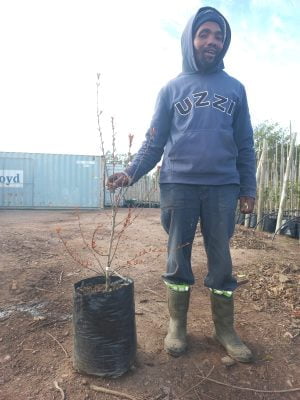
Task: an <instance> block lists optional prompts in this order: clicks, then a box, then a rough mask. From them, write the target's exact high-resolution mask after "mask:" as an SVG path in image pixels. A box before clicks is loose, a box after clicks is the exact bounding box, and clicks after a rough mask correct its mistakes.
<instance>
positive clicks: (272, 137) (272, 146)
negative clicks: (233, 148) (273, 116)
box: [254, 121, 290, 154]
mask: <svg viewBox="0 0 300 400" xmlns="http://www.w3.org/2000/svg"><path fill="white" fill-rule="evenodd" d="M264 139H266V140H267V142H268V149H269V152H270V153H271V154H274V153H275V151H276V145H277V146H278V145H281V144H283V145H286V144H287V143H288V142H289V140H290V135H289V132H288V130H287V129H286V128H282V127H281V126H280V125H279V124H278V123H277V122H275V123H270V122H268V121H264V122H261V123H260V124H258V125H257V126H256V127H255V128H254V146H255V150H256V151H259V149H261V148H262V143H263V140H264Z"/></svg>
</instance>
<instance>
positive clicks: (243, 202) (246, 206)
mask: <svg viewBox="0 0 300 400" xmlns="http://www.w3.org/2000/svg"><path fill="white" fill-rule="evenodd" d="M254 204H255V199H254V198H253V197H248V196H242V197H240V211H241V213H242V214H251V213H252V212H253V210H254Z"/></svg>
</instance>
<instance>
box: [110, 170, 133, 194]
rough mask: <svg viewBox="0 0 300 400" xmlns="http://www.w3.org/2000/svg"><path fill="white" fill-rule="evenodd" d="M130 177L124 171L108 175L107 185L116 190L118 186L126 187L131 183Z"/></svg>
mask: <svg viewBox="0 0 300 400" xmlns="http://www.w3.org/2000/svg"><path fill="white" fill-rule="evenodd" d="M129 180H130V178H129V177H128V176H127V175H125V174H124V173H123V172H117V173H115V174H113V175H111V176H109V177H108V179H107V182H106V186H107V188H108V189H109V190H115V189H117V188H118V187H124V186H128V185H129V183H130V182H129Z"/></svg>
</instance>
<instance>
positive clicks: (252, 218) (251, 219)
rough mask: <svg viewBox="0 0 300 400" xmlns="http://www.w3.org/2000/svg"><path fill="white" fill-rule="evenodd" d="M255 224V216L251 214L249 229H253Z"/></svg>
mask: <svg viewBox="0 0 300 400" xmlns="http://www.w3.org/2000/svg"><path fill="white" fill-rule="evenodd" d="M256 224H257V214H251V215H250V224H249V226H250V228H255V227H256Z"/></svg>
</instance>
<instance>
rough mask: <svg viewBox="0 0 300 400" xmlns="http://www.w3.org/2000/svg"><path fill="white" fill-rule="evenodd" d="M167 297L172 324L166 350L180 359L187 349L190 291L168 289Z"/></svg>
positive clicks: (170, 324)
mask: <svg viewBox="0 0 300 400" xmlns="http://www.w3.org/2000/svg"><path fill="white" fill-rule="evenodd" d="M167 296H168V308H169V314H170V322H169V330H168V334H167V336H166V338H165V346H164V348H165V350H166V352H167V353H169V354H170V355H171V356H174V357H179V356H180V355H181V354H182V353H184V352H185V351H186V348H187V340H186V325H187V312H188V308H189V301H190V290H187V291H184V292H178V291H175V290H173V289H171V288H170V287H168V288H167Z"/></svg>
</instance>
